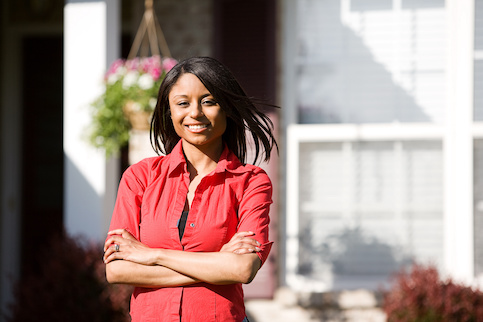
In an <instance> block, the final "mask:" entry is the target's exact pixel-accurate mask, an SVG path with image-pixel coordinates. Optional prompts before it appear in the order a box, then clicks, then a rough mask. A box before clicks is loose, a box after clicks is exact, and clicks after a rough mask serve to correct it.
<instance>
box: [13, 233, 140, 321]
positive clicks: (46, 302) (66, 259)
mask: <svg viewBox="0 0 483 322" xmlns="http://www.w3.org/2000/svg"><path fill="white" fill-rule="evenodd" d="M41 252H42V256H41V257H40V258H42V261H41V262H40V263H38V265H39V266H38V267H36V269H33V270H30V273H28V274H27V275H25V276H23V277H22V278H21V280H20V281H19V282H18V283H17V285H16V288H15V294H14V296H15V302H14V303H12V304H11V306H10V312H9V316H7V317H6V318H7V321H11V322H17V321H19V322H20V321H22V322H29V321H51V322H55V321H71V322H72V321H74V322H75V321H99V322H101V321H129V320H130V318H129V312H128V310H129V298H130V294H131V291H132V288H131V287H129V286H123V285H110V284H109V283H107V281H106V278H105V265H104V263H103V261H102V255H103V253H102V247H101V246H100V245H89V244H87V243H85V242H82V241H79V239H74V238H72V237H69V236H67V235H66V234H65V233H63V234H61V235H60V236H57V237H55V238H53V239H52V241H51V243H50V244H49V246H48V247H47V248H45V249H44V250H41Z"/></svg>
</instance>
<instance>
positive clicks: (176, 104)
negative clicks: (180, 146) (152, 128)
mask: <svg viewBox="0 0 483 322" xmlns="http://www.w3.org/2000/svg"><path fill="white" fill-rule="evenodd" d="M168 100H169V108H170V111H171V120H172V121H173V126H174V129H175V131H176V133H177V134H178V136H179V137H180V138H181V139H182V140H183V141H184V142H185V143H189V144H191V145H194V146H196V147H198V148H200V149H202V148H203V149H204V148H210V147H213V148H219V147H221V146H222V135H223V133H224V132H225V129H226V114H225V112H224V111H223V110H222V109H221V107H220V105H218V103H217V102H216V101H215V99H214V97H213V95H211V93H210V92H209V91H208V90H207V89H206V87H205V86H204V85H203V83H201V81H200V80H199V79H198V77H196V76H195V75H193V74H190V73H186V74H183V75H181V76H180V77H179V79H178V81H177V82H176V83H175V84H174V85H173V87H172V88H171V92H170V93H169V95H168Z"/></svg>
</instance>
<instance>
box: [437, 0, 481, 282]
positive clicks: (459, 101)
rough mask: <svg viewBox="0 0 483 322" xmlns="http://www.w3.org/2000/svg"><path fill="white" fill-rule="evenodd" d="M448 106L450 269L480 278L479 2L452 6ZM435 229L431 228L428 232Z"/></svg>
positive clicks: (461, 276) (455, 1) (452, 0)
mask: <svg viewBox="0 0 483 322" xmlns="http://www.w3.org/2000/svg"><path fill="white" fill-rule="evenodd" d="M446 4H447V13H448V28H447V32H448V40H449V41H448V69H447V81H448V94H449V95H448V105H447V121H446V135H445V140H444V149H445V159H444V160H445V245H444V246H445V247H444V249H445V267H446V272H447V273H448V274H450V275H451V276H452V277H454V278H456V279H458V280H461V281H465V282H468V283H469V282H472V281H473V278H474V238H473V236H474V231H473V229H474V228H473V227H474V224H473V138H472V133H471V128H472V122H473V53H474V14H475V12H474V0H463V1H462V0H447V1H446ZM428 229H431V227H428Z"/></svg>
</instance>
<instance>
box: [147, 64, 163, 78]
mask: <svg viewBox="0 0 483 322" xmlns="http://www.w3.org/2000/svg"><path fill="white" fill-rule="evenodd" d="M149 73H150V74H151V77H153V79H155V80H158V79H159V77H160V76H161V68H160V67H156V68H152V69H151V70H150V71H149Z"/></svg>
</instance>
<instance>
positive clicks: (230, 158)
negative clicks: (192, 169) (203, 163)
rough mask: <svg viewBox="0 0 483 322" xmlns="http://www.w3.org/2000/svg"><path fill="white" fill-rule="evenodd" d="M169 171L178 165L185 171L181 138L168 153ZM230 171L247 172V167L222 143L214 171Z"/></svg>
mask: <svg viewBox="0 0 483 322" xmlns="http://www.w3.org/2000/svg"><path fill="white" fill-rule="evenodd" d="M169 159H170V160H169V171H168V173H172V172H173V171H175V170H176V169H178V168H179V167H183V169H184V171H187V165H186V159H185V157H184V154H183V146H182V144H181V140H179V141H178V143H177V144H176V145H175V147H174V148H173V150H172V151H171V153H170V154H169ZM225 171H228V172H231V173H244V172H247V168H246V167H245V166H244V165H243V164H242V163H241V162H240V160H239V159H238V158H237V156H236V155H235V154H234V153H233V152H232V151H230V149H228V146H227V145H226V144H224V148H223V152H222V153H221V156H220V160H219V161H218V164H217V165H216V168H215V171H214V173H222V172H225Z"/></svg>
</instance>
